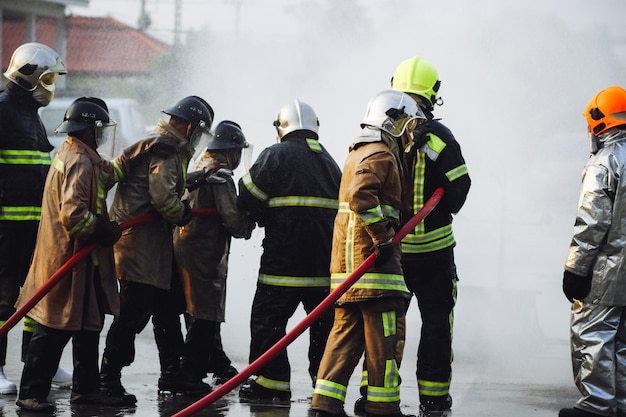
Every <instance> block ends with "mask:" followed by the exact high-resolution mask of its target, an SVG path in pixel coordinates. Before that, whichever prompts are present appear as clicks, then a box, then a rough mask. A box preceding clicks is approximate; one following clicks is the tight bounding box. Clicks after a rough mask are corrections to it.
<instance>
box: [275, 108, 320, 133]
mask: <svg viewBox="0 0 626 417" xmlns="http://www.w3.org/2000/svg"><path fill="white" fill-rule="evenodd" d="M274 126H275V127H276V131H277V132H278V141H279V142H280V140H281V139H282V138H283V137H284V136H285V135H287V134H288V133H291V132H294V131H296V130H310V131H312V132H314V133H316V134H317V133H318V130H319V126H320V123H319V120H318V119H317V115H316V114H315V110H313V107H311V106H309V105H308V104H306V103H303V102H301V101H300V100H298V99H295V100H294V101H293V103H290V104H286V105H284V106H283V107H282V108H281V109H280V111H279V112H278V116H277V117H276V120H275V121H274Z"/></svg>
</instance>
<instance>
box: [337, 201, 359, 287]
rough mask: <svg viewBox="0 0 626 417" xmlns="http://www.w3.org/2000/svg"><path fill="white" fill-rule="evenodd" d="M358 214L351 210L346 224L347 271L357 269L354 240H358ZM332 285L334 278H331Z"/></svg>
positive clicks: (345, 249) (345, 254) (345, 255)
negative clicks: (356, 235)
mask: <svg viewBox="0 0 626 417" xmlns="http://www.w3.org/2000/svg"><path fill="white" fill-rule="evenodd" d="M356 225H357V216H356V213H355V212H353V211H352V210H350V212H349V216H348V223H347V225H346V244H345V247H344V251H345V253H344V257H345V258H344V259H345V260H346V271H348V272H352V271H354V269H355V267H356V266H355V265H354V242H355V241H356V238H355V233H356ZM331 287H332V279H331Z"/></svg>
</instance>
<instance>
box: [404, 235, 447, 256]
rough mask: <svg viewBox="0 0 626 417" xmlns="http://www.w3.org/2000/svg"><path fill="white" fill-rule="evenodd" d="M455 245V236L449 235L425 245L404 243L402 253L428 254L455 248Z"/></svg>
mask: <svg viewBox="0 0 626 417" xmlns="http://www.w3.org/2000/svg"><path fill="white" fill-rule="evenodd" d="M454 243H455V240H454V236H453V235H448V236H446V237H444V238H443V239H440V240H438V241H435V242H430V243H425V244H412V243H405V242H402V244H401V248H402V253H428V252H435V251H438V250H441V249H445V248H448V247H450V246H453V245H454Z"/></svg>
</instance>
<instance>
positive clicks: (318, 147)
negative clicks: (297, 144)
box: [306, 138, 322, 152]
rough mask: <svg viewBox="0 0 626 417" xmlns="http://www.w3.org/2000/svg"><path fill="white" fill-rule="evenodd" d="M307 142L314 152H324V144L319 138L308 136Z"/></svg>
mask: <svg viewBox="0 0 626 417" xmlns="http://www.w3.org/2000/svg"><path fill="white" fill-rule="evenodd" d="M306 143H307V145H309V148H311V150H312V151H313V152H322V146H321V145H320V143H319V141H318V140H315V139H309V138H307V140H306Z"/></svg>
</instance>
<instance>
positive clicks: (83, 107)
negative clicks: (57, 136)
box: [55, 97, 116, 133]
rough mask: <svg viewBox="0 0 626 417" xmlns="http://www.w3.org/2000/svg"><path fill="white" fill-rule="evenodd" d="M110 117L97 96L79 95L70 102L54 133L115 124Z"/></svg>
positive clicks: (106, 108) (103, 103) (104, 105)
mask: <svg viewBox="0 0 626 417" xmlns="http://www.w3.org/2000/svg"><path fill="white" fill-rule="evenodd" d="M115 125H116V123H115V122H114V121H113V120H111V119H110V117H109V112H108V107H107V105H106V103H105V102H104V101H103V100H102V99H99V98H97V97H80V98H77V99H76V100H74V101H73V102H72V104H70V106H69V107H68V108H67V111H66V112H65V116H64V117H63V123H61V124H60V125H59V127H57V128H56V130H55V132H56V133H69V132H79V131H81V130H84V129H89V128H94V127H98V128H102V127H107V126H115Z"/></svg>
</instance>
